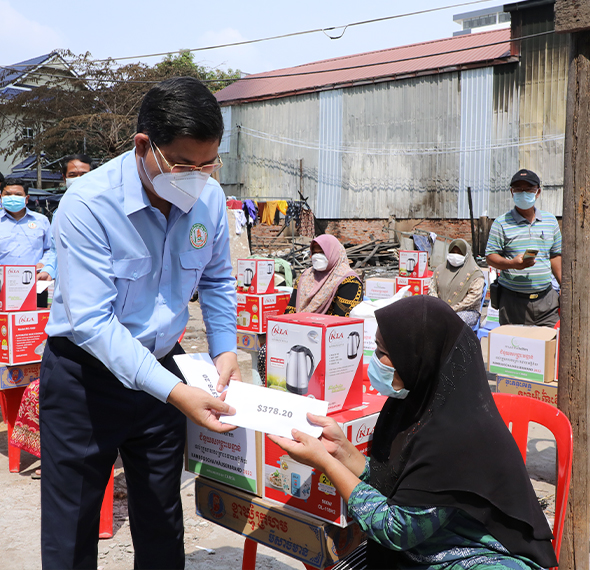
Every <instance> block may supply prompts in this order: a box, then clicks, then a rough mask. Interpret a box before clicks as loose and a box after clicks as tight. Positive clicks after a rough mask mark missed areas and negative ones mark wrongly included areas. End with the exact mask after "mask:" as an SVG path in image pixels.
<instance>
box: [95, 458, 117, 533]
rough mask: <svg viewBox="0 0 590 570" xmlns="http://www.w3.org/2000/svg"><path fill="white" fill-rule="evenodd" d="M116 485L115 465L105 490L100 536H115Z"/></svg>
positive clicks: (99, 529)
mask: <svg viewBox="0 0 590 570" xmlns="http://www.w3.org/2000/svg"><path fill="white" fill-rule="evenodd" d="M114 486H115V467H114V466H113V469H112V471H111V478H110V479H109V482H108V483H107V488H106V489H105V492H104V498H103V500H102V507H101V509H100V526H99V527H98V538H112V537H113V489H114Z"/></svg>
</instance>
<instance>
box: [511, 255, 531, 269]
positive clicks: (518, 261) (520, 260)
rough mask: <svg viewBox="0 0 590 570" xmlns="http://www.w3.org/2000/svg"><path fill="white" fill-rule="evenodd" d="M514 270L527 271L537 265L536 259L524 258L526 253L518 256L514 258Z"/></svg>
mask: <svg viewBox="0 0 590 570" xmlns="http://www.w3.org/2000/svg"><path fill="white" fill-rule="evenodd" d="M511 261H512V268H513V269H526V268H527V267H532V266H533V265H535V258H534V257H527V258H526V259H525V258H524V253H521V254H519V255H517V256H516V257H514V258H512V260H511Z"/></svg>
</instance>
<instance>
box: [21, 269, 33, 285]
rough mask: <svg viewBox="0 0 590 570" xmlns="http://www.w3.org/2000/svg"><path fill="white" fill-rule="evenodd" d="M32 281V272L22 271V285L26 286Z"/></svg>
mask: <svg viewBox="0 0 590 570" xmlns="http://www.w3.org/2000/svg"><path fill="white" fill-rule="evenodd" d="M32 280H33V272H32V271H29V270H28V269H26V270H25V271H23V285H28V284H29V283H30V282H31V281H32Z"/></svg>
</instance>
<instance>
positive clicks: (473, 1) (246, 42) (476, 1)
mask: <svg viewBox="0 0 590 570" xmlns="http://www.w3.org/2000/svg"><path fill="white" fill-rule="evenodd" d="M483 2H489V0H470V1H469V2H461V3H460V4H450V5H447V6H439V7H438V8H429V9H427V10H419V11H417V12H406V13H404V14H396V15H394V16H384V17H382V18H374V19H372V20H363V21H361V22H353V23H352V24H346V25H345V26H332V27H329V28H315V29H313V30H304V31H301V32H291V33H289V34H282V35H279V36H269V37H266V38H258V39H256V40H244V41H242V42H233V43H229V44H218V45H214V46H206V47H201V48H193V49H183V50H176V51H167V52H162V53H150V54H144V55H133V56H124V57H112V58H107V59H97V60H95V61H97V62H98V61H100V62H105V61H122V60H125V59H144V58H147V57H161V56H163V55H175V54H179V53H184V52H191V53H192V52H197V51H206V50H212V49H219V48H226V47H237V46H244V45H249V44H256V43H260V42H267V41H271V40H279V39H284V38H292V37H295V36H302V35H306V34H315V33H318V32H323V33H324V34H325V35H327V36H328V37H329V38H330V39H332V40H333V39H340V38H341V37H342V36H343V35H344V32H345V31H346V29H347V28H352V27H353V26H363V25H365V24H374V23H377V22H385V21H387V20H394V19H398V18H407V17H409V16H419V15H422V14H428V13H430V12H439V11H441V10H449V9H451V8H460V7H462V6H470V5H473V4H481V3H483ZM342 28H344V31H343V32H342V34H340V35H339V36H335V37H332V36H330V35H329V34H327V32H329V31H332V30H339V29H342Z"/></svg>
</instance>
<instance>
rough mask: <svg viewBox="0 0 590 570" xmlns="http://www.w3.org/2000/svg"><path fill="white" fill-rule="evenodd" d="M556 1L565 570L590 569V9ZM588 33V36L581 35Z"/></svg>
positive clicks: (560, 400) (559, 403) (559, 398)
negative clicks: (561, 127)
mask: <svg viewBox="0 0 590 570" xmlns="http://www.w3.org/2000/svg"><path fill="white" fill-rule="evenodd" d="M584 4H585V3H583V2H582V3H581V2H571V0H567V1H566V0H557V3H556V5H555V23H556V31H558V32H566V33H568V32H573V33H571V36H570V55H569V63H568V67H569V69H568V93H567V112H566V128H565V165H564V183H563V224H562V225H563V248H562V251H563V257H562V267H563V275H562V282H561V331H560V354H559V382H558V406H559V408H560V409H561V410H562V411H563V412H564V413H565V414H566V415H567V417H568V418H569V419H570V422H571V424H572V428H573V433H574V462H573V472H572V483H571V487H570V495H569V501H568V510H567V516H566V523H565V531H564V535H563V543H562V546H561V556H560V560H559V567H560V568H565V569H568V570H570V569H571V570H582V569H585V570H587V569H588V567H589V565H588V562H589V560H588V544H589V541H590V532H589V526H590V506H589V503H590V493H589V490H590V489H589V480H590V461H589V450H588V444H589V439H588V427H589V424H590V422H589V420H590V256H589V255H588V252H589V251H590V31H589V30H590V11H589V10H588V9H587V7H584ZM579 30H584V31H579Z"/></svg>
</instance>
